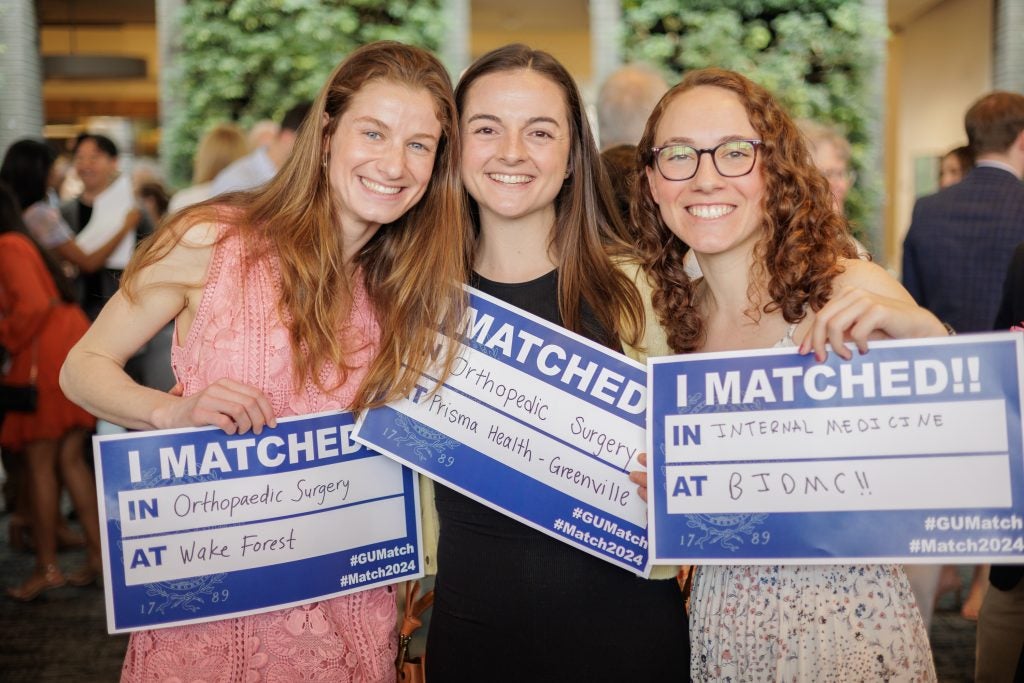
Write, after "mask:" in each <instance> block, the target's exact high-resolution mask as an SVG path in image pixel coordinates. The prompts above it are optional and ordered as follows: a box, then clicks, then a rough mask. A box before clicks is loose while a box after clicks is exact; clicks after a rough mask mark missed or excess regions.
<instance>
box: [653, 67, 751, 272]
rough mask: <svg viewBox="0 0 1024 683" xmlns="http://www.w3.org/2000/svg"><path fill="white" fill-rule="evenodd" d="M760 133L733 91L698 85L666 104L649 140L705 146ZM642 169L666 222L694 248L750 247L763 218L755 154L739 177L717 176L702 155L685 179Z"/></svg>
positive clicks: (700, 250) (714, 251) (708, 250)
mask: <svg viewBox="0 0 1024 683" xmlns="http://www.w3.org/2000/svg"><path fill="white" fill-rule="evenodd" d="M760 137H761V136H760V135H758V134H757V132H756V131H755V130H754V128H753V126H751V125H750V119H749V118H748V117H747V112H746V110H745V109H744V108H743V104H742V103H741V101H740V98H739V97H738V96H737V95H736V94H735V93H733V92H731V91H729V90H725V89H722V88H717V87H714V86H708V85H701V86H697V87H695V88H692V89H690V90H687V91H685V92H683V93H681V94H679V95H677V96H676V97H675V99H673V100H672V101H671V102H670V103H669V104H668V106H667V107H666V108H665V112H664V114H663V115H662V117H661V121H660V122H659V123H658V127H657V130H656V131H655V135H654V141H655V144H656V145H657V146H659V147H660V146H663V145H666V144H669V143H673V142H679V143H682V144H686V145H690V146H692V147H695V148H697V149H710V148H712V147H715V146H717V145H719V144H721V143H723V142H727V141H729V140H758V139H760ZM645 171H646V174H647V181H648V183H649V184H650V188H651V196H652V197H653V199H654V202H655V204H657V205H658V208H659V209H660V212H661V217H662V219H663V220H664V221H665V224H666V225H667V226H668V228H669V230H671V231H672V232H673V234H675V235H676V236H677V237H678V238H679V239H681V240H682V241H683V242H685V243H686V244H688V245H689V246H690V248H692V249H693V250H694V251H695V252H697V253H698V254H717V253H724V252H728V251H731V250H734V249H740V248H742V249H753V245H754V243H755V242H756V241H757V239H758V237H759V236H760V234H761V226H762V222H763V210H762V200H763V197H764V192H765V183H764V179H763V178H762V176H761V157H760V152H758V158H757V161H756V163H755V164H754V168H753V170H752V171H751V172H750V173H748V174H747V175H744V176H740V177H738V178H725V177H723V176H722V175H720V174H719V173H718V171H717V170H716V169H715V166H714V164H713V163H712V161H711V157H710V155H708V154H702V155H701V158H700V166H699V167H698V168H697V174H696V175H695V176H694V177H692V178H690V179H689V180H682V181H673V180H665V178H664V177H663V176H662V175H661V173H660V172H659V171H658V169H657V168H656V167H648V168H646V169H645Z"/></svg>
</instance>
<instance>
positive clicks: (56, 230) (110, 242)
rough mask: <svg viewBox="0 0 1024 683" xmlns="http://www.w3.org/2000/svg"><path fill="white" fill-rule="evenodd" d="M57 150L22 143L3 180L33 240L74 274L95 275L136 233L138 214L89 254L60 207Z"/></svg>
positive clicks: (7, 160)
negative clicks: (16, 202)
mask: <svg viewBox="0 0 1024 683" xmlns="http://www.w3.org/2000/svg"><path fill="white" fill-rule="evenodd" d="M56 160H57V155H56V153H55V152H54V151H53V149H52V148H51V147H50V146H49V145H47V144H46V143H44V142H41V141H39V140H31V139H25V140H19V141H17V142H15V143H13V144H12V145H11V146H10V147H8V148H7V152H6V153H5V155H4V160H3V165H2V166H0V180H3V182H5V183H7V185H8V186H9V187H10V188H11V189H12V190H13V191H14V195H15V197H16V198H17V200H18V205H19V207H20V211H21V215H22V219H23V220H24V222H25V225H26V227H27V228H28V231H29V233H30V234H31V235H32V237H33V238H34V239H35V240H36V242H38V243H39V244H40V245H42V246H43V247H44V248H46V249H49V250H50V251H52V252H53V253H54V254H55V255H56V256H57V257H58V258H60V259H61V260H63V261H65V262H67V263H68V264H70V265H72V266H73V267H74V268H72V269H71V272H70V274H71V275H74V274H75V273H77V272H82V273H95V272H96V271H98V270H99V269H100V268H102V267H103V264H104V262H105V261H106V260H107V257H109V256H110V254H111V253H113V251H114V249H116V248H117V246H118V245H119V244H120V243H121V240H123V239H124V237H125V235H127V234H129V233H131V232H133V231H134V230H135V229H136V227H137V225H138V222H139V219H140V215H139V212H138V211H130V212H129V213H128V214H127V215H126V216H125V218H124V221H123V222H122V224H121V227H120V229H119V230H117V231H115V232H114V233H113V234H112V235H111V236H110V237H109V238H108V239H107V241H106V242H105V243H103V244H102V245H100V246H99V247H97V248H96V249H95V250H93V251H90V252H86V251H84V250H83V249H82V247H80V246H79V245H78V244H77V243H76V242H75V233H74V232H73V231H72V229H71V226H69V225H68V223H67V221H66V220H64V218H63V216H62V215H61V212H60V210H59V209H58V208H57V205H56V201H55V199H54V197H55V195H54V193H53V190H54V189H55V186H56V184H57V183H59V178H58V176H57V173H58V170H57V166H56V164H55V162H56Z"/></svg>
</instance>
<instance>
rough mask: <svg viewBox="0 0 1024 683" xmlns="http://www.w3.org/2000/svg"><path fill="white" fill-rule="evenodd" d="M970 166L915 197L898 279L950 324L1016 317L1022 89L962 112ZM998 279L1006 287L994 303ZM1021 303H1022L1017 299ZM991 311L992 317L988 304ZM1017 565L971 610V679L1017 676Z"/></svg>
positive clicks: (1005, 323) (1023, 610)
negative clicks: (974, 613)
mask: <svg viewBox="0 0 1024 683" xmlns="http://www.w3.org/2000/svg"><path fill="white" fill-rule="evenodd" d="M964 126H965V128H966V129H967V139H968V141H969V144H970V146H971V150H972V151H973V152H974V153H975V155H976V156H977V159H978V161H977V166H975V168H974V169H973V170H972V171H971V172H970V173H969V174H968V175H967V177H966V178H964V179H963V180H962V181H961V182H959V183H957V184H956V185H951V186H950V187H947V188H946V189H944V190H942V191H940V192H938V193H937V194H933V195H930V196H928V197H922V198H921V199H919V200H918V202H917V205H916V206H915V207H914V217H913V220H912V222H911V224H910V229H909V230H908V231H907V237H906V239H905V240H904V242H903V284H904V285H906V287H907V290H909V291H910V293H911V294H912V295H913V296H914V298H915V299H917V302H918V303H919V304H921V305H922V306H924V307H925V308H928V309H929V310H931V311H932V313H934V314H935V315H937V316H938V317H939V319H940V320H944V321H946V322H947V323H949V324H950V325H952V326H953V328H954V329H955V330H957V331H958V332H979V331H985V330H991V329H992V322H993V321H994V320H995V321H996V324H997V326H998V327H1001V328H1002V329H1007V328H1009V326H1010V325H1011V324H1014V323H1016V324H1020V319H1018V318H1016V317H1015V316H1016V315H1018V314H1022V315H1024V309H1021V310H1020V311H1019V312H1018V311H1011V310H1010V309H1011V308H1015V306H1014V301H1015V300H1017V299H1018V298H1019V299H1020V300H1022V301H1024V292H1020V293H1017V292H1016V289H1015V288H1014V287H1013V284H1012V282H1013V278H1012V277H1011V278H1009V279H1008V278H1007V267H1008V266H1009V265H1010V261H1011V259H1012V258H1014V248H1015V247H1016V246H1017V245H1018V244H1019V243H1021V242H1024V183H1021V178H1022V177H1024V95H1021V94H1017V93H1009V92H993V93H990V94H988V95H985V96H984V97H982V98H981V99H980V100H978V101H977V102H975V103H974V105H973V106H971V108H970V109H969V110H968V111H967V115H966V116H965V117H964ZM1004 280H1005V281H1006V283H1007V287H1009V288H1010V290H1009V291H1008V292H1007V293H1008V298H1007V299H1006V300H1005V301H1004V303H1003V304H1002V306H1000V299H1001V298H1002V297H1003V285H1004ZM1016 308H1020V307H1016ZM997 310H999V319H998V320H997V316H996V311H997ZM1022 578H1024V566H1013V565H994V566H993V567H992V570H991V574H990V579H991V583H992V586H991V587H990V590H989V591H988V592H987V593H986V594H985V600H984V603H983V604H982V607H981V613H980V615H979V617H978V651H977V657H976V660H975V680H976V681H978V682H979V683H982V682H985V681H1012V680H1022V679H1021V677H1022V676H1024V656H1022V650H1024V581H1022Z"/></svg>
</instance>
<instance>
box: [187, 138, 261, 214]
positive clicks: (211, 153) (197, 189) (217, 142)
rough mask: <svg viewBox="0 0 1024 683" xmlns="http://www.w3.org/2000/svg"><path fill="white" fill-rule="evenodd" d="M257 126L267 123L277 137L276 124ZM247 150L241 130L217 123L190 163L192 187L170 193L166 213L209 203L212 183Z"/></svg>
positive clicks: (203, 140)
mask: <svg viewBox="0 0 1024 683" xmlns="http://www.w3.org/2000/svg"><path fill="white" fill-rule="evenodd" d="M261 123H270V124H271V125H273V126H274V133H275V134H276V133H277V124H276V123H273V122H272V121H264V122H261ZM257 125H258V124H257ZM249 149H250V148H249V147H248V145H247V143H246V138H245V134H244V133H243V132H242V129H241V128H239V127H238V126H236V125H234V124H233V123H218V124H217V125H215V126H214V127H213V128H211V129H210V130H208V131H207V132H206V134H205V135H203V138H202V140H200V141H199V146H198V147H197V148H196V155H195V158H194V159H193V160H192V185H191V186H190V187H186V188H185V189H183V190H179V191H177V192H175V193H174V196H173V197H171V203H170V205H169V206H168V208H167V211H168V213H174V212H175V211H178V210H179V209H183V208H185V207H186V206H191V205H192V204H198V203H199V202H202V201H205V200H207V199H209V198H210V197H211V196H212V195H213V179H214V178H215V177H217V174H218V173H220V172H221V171H223V170H224V169H225V168H227V166H228V165H229V164H230V163H231V162H233V161H235V160H237V159H241V158H242V157H244V156H245V155H246V153H247V152H248V151H249Z"/></svg>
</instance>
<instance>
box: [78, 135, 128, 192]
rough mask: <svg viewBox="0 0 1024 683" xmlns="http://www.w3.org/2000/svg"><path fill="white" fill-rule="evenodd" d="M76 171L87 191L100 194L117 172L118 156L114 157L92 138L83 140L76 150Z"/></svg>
mask: <svg viewBox="0 0 1024 683" xmlns="http://www.w3.org/2000/svg"><path fill="white" fill-rule="evenodd" d="M74 163H75V172H76V173H78V177H79V178H80V179H81V180H82V185H83V186H84V187H85V191H86V192H87V193H89V194H98V193H100V192H102V191H103V190H105V189H107V187H108V186H109V185H110V183H111V182H112V181H113V180H114V176H115V175H116V174H117V157H112V156H110V155H109V154H107V153H106V152H104V151H103V150H102V149H100V148H99V146H98V145H97V144H96V143H95V142H94V141H93V140H90V139H86V140H82V142H81V143H80V144H79V145H78V149H77V150H75V161H74Z"/></svg>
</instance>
